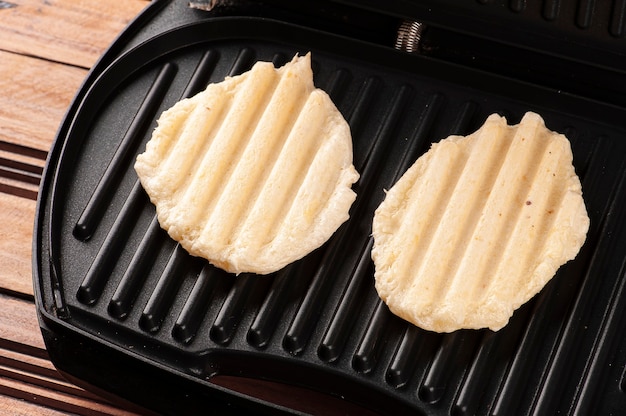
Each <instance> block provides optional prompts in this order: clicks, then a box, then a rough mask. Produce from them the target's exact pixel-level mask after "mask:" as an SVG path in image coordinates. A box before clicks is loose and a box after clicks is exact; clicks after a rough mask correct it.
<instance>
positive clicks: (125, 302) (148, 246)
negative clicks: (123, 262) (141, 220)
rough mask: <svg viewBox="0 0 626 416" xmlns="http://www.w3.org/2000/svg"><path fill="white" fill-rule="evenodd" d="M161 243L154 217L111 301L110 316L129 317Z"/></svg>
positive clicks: (158, 227)
mask: <svg viewBox="0 0 626 416" xmlns="http://www.w3.org/2000/svg"><path fill="white" fill-rule="evenodd" d="M161 242H162V231H161V227H160V226H159V223H158V221H157V218H156V215H154V216H153V217H152V221H151V222H150V225H149V226H148V229H147V230H146V232H145V234H144V235H143V238H142V239H141V243H140V244H139V246H138V247H137V250H136V251H135V254H134V255H133V257H132V259H131V261H130V263H129V265H128V267H127V268H126V271H125V272H124V274H123V276H122V279H121V280H120V282H119V283H118V285H117V288H116V289H115V292H114V293H113V296H112V297H111V300H110V301H109V306H108V311H109V314H110V315H112V316H113V317H115V318H117V319H125V318H126V317H127V316H128V313H129V312H130V309H131V308H132V305H133V302H134V301H135V299H136V297H137V295H138V292H139V291H140V290H141V287H142V285H143V283H144V281H145V279H146V277H147V274H148V271H149V269H150V268H151V266H152V253H154V252H155V251H156V248H157V246H158V245H159V244H160V243H161Z"/></svg>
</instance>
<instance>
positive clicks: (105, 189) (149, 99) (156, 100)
mask: <svg viewBox="0 0 626 416" xmlns="http://www.w3.org/2000/svg"><path fill="white" fill-rule="evenodd" d="M176 72H177V68H176V66H175V65H174V64H171V63H166V64H165V65H163V67H162V68H161V70H160V71H159V73H158V74H157V76H156V78H155V79H154V82H153V84H152V86H151V87H150V89H149V90H148V93H147V94H146V97H145V98H144V101H143V103H142V104H141V106H140V107H139V110H138V112H137V114H136V115H135V117H134V118H133V119H132V123H131V125H130V126H129V128H128V130H127V132H126V135H125V136H124V137H123V139H122V141H121V143H120V145H119V147H118V149H117V150H116V152H115V153H114V155H113V158H112V159H111V161H110V162H109V165H108V166H107V168H106V171H105V172H104V174H103V175H102V177H101V179H100V181H99V182H98V185H97V186H96V189H95V190H94V192H93V194H92V196H91V198H90V199H89V202H88V203H87V206H86V207H85V208H84V210H83V213H82V214H81V216H80V218H79V219H78V221H77V222H76V225H75V226H74V231H73V233H74V236H75V237H76V238H78V239H80V240H87V239H88V238H89V237H91V235H92V234H93V232H94V230H95V228H96V227H97V225H98V223H99V220H100V218H101V216H102V212H103V211H104V209H105V208H106V206H107V203H108V201H109V198H110V197H111V196H112V195H113V194H114V193H115V192H114V190H115V187H116V186H118V184H119V181H120V179H121V176H122V174H123V172H125V171H126V169H124V167H125V166H126V165H127V164H128V163H129V162H130V160H131V157H132V156H134V154H135V148H136V146H137V145H138V142H139V141H140V140H141V139H142V138H143V133H144V131H145V129H146V128H147V126H148V124H149V122H150V121H151V120H152V118H153V117H154V114H155V113H156V111H157V109H158V107H159V104H161V101H162V100H163V97H164V96H165V93H166V92H167V90H168V88H169V86H170V85H171V82H172V80H173V78H174V76H175V74H176Z"/></svg>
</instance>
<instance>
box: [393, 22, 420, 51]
mask: <svg viewBox="0 0 626 416" xmlns="http://www.w3.org/2000/svg"><path fill="white" fill-rule="evenodd" d="M425 28H426V26H425V25H424V24H423V23H421V22H416V21H415V20H404V21H403V22H402V23H400V26H399V27H398V32H397V36H396V44H395V45H394V47H395V48H396V49H398V50H400V51H404V52H410V53H419V52H420V43H421V40H422V33H423V32H424V29H425Z"/></svg>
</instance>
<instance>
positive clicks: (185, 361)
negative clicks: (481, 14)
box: [34, 1, 626, 415]
mask: <svg viewBox="0 0 626 416" xmlns="http://www.w3.org/2000/svg"><path fill="white" fill-rule="evenodd" d="M255 10H256V9H255ZM278 16H279V17H280V19H271V18H268V16H262V15H259V14H258V13H256V12H255V13H251V15H249V16H243V15H237V16H233V15H231V16H226V15H219V13H218V14H211V13H203V12H199V11H193V10H189V9H188V8H187V4H186V2H183V1H156V2H154V3H152V4H151V5H150V6H149V7H148V9H147V10H146V11H145V12H144V13H143V14H142V15H141V16H140V17H139V18H138V19H137V20H136V21H135V22H134V23H133V24H131V25H130V26H129V28H128V29H127V30H126V31H125V32H124V33H123V34H122V35H121V36H120V38H118V40H117V41H116V43H115V44H114V45H113V46H112V47H111V49H109V51H108V52H107V53H106V54H105V55H104V56H103V57H102V59H101V60H100V61H99V63H98V64H97V65H96V66H95V67H94V69H93V70H92V72H91V73H90V74H89V76H88V78H87V79H86V81H85V83H84V85H83V86H82V88H81V90H80V91H79V92H78V93H77V96H76V98H75V101H74V102H73V103H72V106H71V107H70V109H69V111H68V114H67V116H66V118H65V120H64V122H63V124H62V125H61V128H60V129H59V132H58V136H57V140H56V142H55V145H54V147H53V149H52V151H51V153H50V156H49V161H48V164H47V167H46V173H45V178H44V181H43V183H42V187H41V192H40V199H39V205H38V211H37V219H36V224H35V238H34V252H35V255H34V270H35V272H34V273H35V276H34V284H35V294H36V296H35V297H36V302H37V307H38V312H39V317H40V324H41V328H42V333H43V335H44V340H45V342H46V346H47V348H48V350H49V353H50V357H51V359H52V361H53V363H54V364H55V365H56V366H57V368H58V369H59V370H60V371H62V372H63V373H64V374H65V375H66V376H67V377H68V378H69V379H71V380H72V381H74V382H76V383H78V384H80V385H82V386H85V387H86V388H88V389H91V390H93V391H96V392H98V393H100V394H103V395H105V396H107V397H109V398H113V399H114V400H121V401H124V402H130V403H133V404H134V405H137V406H139V407H140V408H142V409H145V411H154V412H156V413H160V414H177V415H180V414H211V413H214V414H242V413H245V412H252V413H281V412H295V413H297V410H294V409H291V410H290V409H287V408H285V407H283V406H281V405H279V404H274V403H267V402H264V401H262V400H259V399H254V398H251V397H247V396H244V395H242V394H240V393H237V392H235V391H232V390H229V389H226V388H224V387H220V386H219V385H217V384H215V383H213V382H212V381H211V379H212V378H213V377H217V376H221V375H227V376H241V377H251V378H259V379H264V380H271V381H278V382H281V383H285V384H289V385H293V386H301V387H305V388H307V389H311V390H315V391H320V392H323V393H328V394H330V395H333V396H336V397H340V398H343V399H345V400H347V401H350V402H353V403H356V404H357V405H359V406H362V407H363V408H366V409H369V410H371V411H372V412H376V413H380V414H392V415H398V414H424V415H472V414H494V415H513V414H521V415H529V414H536V415H546V414H623V413H624V412H626V395H625V383H626V382H625V381H624V376H625V370H624V369H625V365H626V350H625V348H626V340H625V339H624V337H623V334H624V333H625V331H626V319H625V318H624V317H625V316H626V296H625V294H624V293H623V292H624V289H625V287H624V284H625V283H626V281H625V277H626V276H625V270H626V269H625V267H624V266H625V259H626V223H625V221H626V218H625V215H626V213H625V212H624V209H623V207H624V206H626V186H624V181H625V180H626V167H625V163H626V158H625V156H626V140H625V137H626V124H625V123H624V120H626V108H624V107H623V106H620V105H617V104H615V103H613V102H603V101H602V100H600V99H597V98H594V99H590V98H588V97H585V96H581V95H576V94H573V93H569V92H564V91H563V90H561V89H556V88H550V87H549V86H547V85H539V84H538V83H531V82H528V81H523V80H519V79H514V78H512V77H510V76H504V75H498V74H497V73H494V72H489V71H486V70H484V69H482V68H481V69H476V68H471V67H468V66H465V65H462V64H460V63H458V62H457V63H450V62H446V61H444V60H442V59H437V58H433V57H427V56H423V55H419V54H408V53H405V52H401V51H398V50H395V49H393V48H392V47H391V46H385V45H382V44H380V43H377V42H372V41H369V40H368V41H363V40H360V39H357V38H354V37H351V36H347V35H346V34H345V33H342V34H337V33H335V32H333V31H329V30H326V29H327V27H326V28H325V30H320V29H318V28H315V27H306V26H304V25H300V24H293V23H289V22H288V21H286V20H285V19H284V18H283V15H282V14H278ZM316 18H317V17H316ZM311 26H316V25H311ZM309 51H311V52H312V56H313V70H314V74H315V83H316V85H317V86H318V87H321V88H323V89H324V90H326V91H327V92H328V93H329V94H330V95H331V97H332V98H333V100H334V102H335V103H336V104H337V106H338V108H339V110H340V111H341V112H342V114H343V115H344V116H345V118H346V119H347V120H348V122H349V124H350V126H351V129H352V133H353V141H354V163H355V166H356V167H357V169H358V171H359V172H360V173H361V179H360V180H359V182H358V183H357V184H356V185H355V190H356V192H357V194H358V197H357V200H356V202H355V204H354V206H353V207H352V210H351V219H350V220H349V221H348V222H347V223H346V224H344V225H343V226H342V227H341V228H340V229H339V230H338V231H337V233H336V234H335V235H334V236H333V237H332V238H331V240H330V241H329V242H328V243H327V244H326V245H324V246H323V247H322V248H320V249H318V250H316V251H315V252H314V253H312V254H310V255H309V256H307V257H305V258H304V259H302V260H301V261H298V262H296V263H294V264H292V265H290V266H288V267H286V268H285V269H284V270H281V271H280V272H277V273H275V274H273V275H269V276H255V275H246V274H244V275H240V276H238V277H235V276H233V275H229V274H227V273H225V272H222V271H220V270H217V269H215V268H213V267H212V266H210V265H209V264H208V263H206V262H205V261H203V260H201V259H197V258H193V257H191V256H189V255H188V254H187V253H186V252H185V251H184V250H182V249H181V248H180V247H179V246H178V245H177V244H176V243H175V242H174V241H172V240H171V239H169V237H168V236H167V234H166V233H165V232H164V231H162V230H161V229H160V228H159V226H158V223H157V222H156V219H155V209H154V206H153V205H151V204H150V202H149V200H148V198H147V196H146V194H145V193H144V191H143V189H142V188H141V186H140V185H139V182H138V179H137V176H136V174H135V172H134V170H133V167H132V165H133V163H134V159H135V157H136V155H137V154H138V153H140V152H142V151H143V148H144V146H145V143H146V142H147V140H148V139H149V137H150V134H151V131H152V129H153V128H154V127H155V123H156V119H157V118H158V116H159V114H160V113H161V112H162V111H163V110H165V109H167V108H169V107H170V106H171V105H173V104H174V103H175V102H176V101H178V100H180V99H181V98H183V97H186V96H190V95H193V94H194V93H196V92H198V91H200V90H202V89H203V88H204V87H205V86H206V85H207V83H209V82H218V81H221V80H223V79H224V77H226V76H229V75H235V74H239V73H241V72H243V71H245V70H247V69H249V68H250V67H251V66H252V65H253V64H254V63H255V62H256V61H258V60H265V61H273V62H274V63H275V65H277V66H278V65H282V64H284V63H285V62H287V61H289V60H290V59H291V57H293V55H294V54H296V53H300V54H304V53H306V52H309ZM624 80H626V78H624ZM526 111H535V112H538V113H540V114H541V115H542V116H543V117H544V119H545V120H546V124H547V126H548V127H549V128H551V129H553V130H556V131H559V132H563V133H565V134H566V135H567V136H568V137H569V138H570V140H571V142H572V148H573V153H574V165H575V168H576V171H577V173H578V174H579V175H580V177H581V180H582V185H583V192H584V197H585V201H586V204H587V209H588V212H589V215H590V218H591V227H590V230H589V234H588V237H587V241H586V243H585V245H584V247H583V248H582V250H581V252H580V254H579V255H578V257H577V258H576V259H575V260H574V261H572V262H570V263H568V264H567V265H565V266H564V267H563V268H561V269H560V270H559V272H558V273H557V275H556V277H555V278H554V279H553V280H552V281H551V282H550V283H549V284H548V285H547V287H546V288H545V289H544V290H543V291H542V292H541V293H540V294H538V295H537V296H536V297H535V298H534V299H532V300H531V301H530V302H528V303H527V304H526V305H524V306H523V307H522V308H520V309H519V310H518V311H517V312H516V313H515V315H514V316H513V318H512V320H511V322H510V324H509V325H508V326H507V327H505V328H504V329H502V330H501V331H499V332H497V333H494V332H491V331H488V330H481V331H457V332H455V333H452V334H435V333H430V332H427V331H423V330H420V329H418V328H416V327H414V326H412V325H410V324H407V323H406V322H404V321H402V320H400V319H398V318H396V317H394V316H393V315H392V314H391V313H390V312H389V311H388V309H387V308H386V306H385V305H384V304H383V303H381V301H380V300H379V298H378V297H377V295H376V292H375V290H374V286H373V264H372V262H371V259H370V249H371V245H372V239H371V236H370V233H371V220H372V217H373V212H374V210H375V208H376V207H377V206H378V204H379V203H380V202H381V201H382V199H383V197H384V189H388V188H389V187H391V186H392V185H393V183H394V182H395V181H396V180H397V179H398V178H399V176H400V175H402V173H404V171H405V170H406V169H407V168H408V167H409V166H410V165H411V164H412V163H413V162H414V161H415V159H416V158H417V157H419V156H420V155H421V154H423V153H424V152H425V151H426V150H427V149H428V148H429V146H430V144H431V143H432V142H436V141H438V140H440V139H442V138H444V137H446V136H448V135H450V134H468V133H471V132H473V131H474V130H476V129H477V128H478V127H479V126H480V125H482V123H483V122H484V120H485V119H486V118H487V116H488V115H489V114H491V113H494V112H497V113H500V114H502V115H505V116H506V117H507V118H508V120H509V122H510V123H517V122H518V121H519V120H520V118H521V116H522V115H523V114H524V113H525V112H526Z"/></svg>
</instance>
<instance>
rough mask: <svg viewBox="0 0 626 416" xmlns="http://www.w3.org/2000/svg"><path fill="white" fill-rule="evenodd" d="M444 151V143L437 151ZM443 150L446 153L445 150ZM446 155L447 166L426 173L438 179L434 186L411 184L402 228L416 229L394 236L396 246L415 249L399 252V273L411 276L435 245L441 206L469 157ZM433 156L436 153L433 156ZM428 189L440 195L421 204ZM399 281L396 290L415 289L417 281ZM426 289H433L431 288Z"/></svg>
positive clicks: (435, 167) (427, 175) (432, 168)
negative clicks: (430, 248)
mask: <svg viewBox="0 0 626 416" xmlns="http://www.w3.org/2000/svg"><path fill="white" fill-rule="evenodd" d="M441 150H442V149H441V146H437V147H436V153H439V152H440V151H441ZM454 150H457V149H454ZM443 151H444V152H445V149H444V150H443ZM446 153H447V152H446ZM445 156H449V157H448V158H447V159H446V162H447V163H446V165H445V166H443V167H441V169H440V168H439V166H437V165H435V164H428V166H427V169H426V172H425V175H426V177H427V178H428V179H426V180H425V181H424V182H426V183H427V184H429V183H430V182H431V181H435V182H438V183H437V184H436V185H435V187H433V188H431V186H432V185H424V186H423V187H418V186H414V183H412V184H410V187H411V190H410V194H409V196H408V199H409V201H411V203H410V204H409V206H407V207H406V208H405V209H403V210H402V211H401V212H402V214H400V215H402V219H401V225H400V227H399V228H400V229H406V230H415V232H406V233H397V234H395V235H394V236H393V237H392V239H394V240H397V242H396V243H394V244H393V245H394V246H395V247H411V248H412V250H407V251H403V252H401V253H398V270H397V273H399V275H406V276H409V275H411V274H412V273H413V272H412V271H414V270H415V269H416V268H417V267H419V266H420V265H421V264H422V263H423V262H424V258H425V256H426V254H427V251H428V247H430V246H431V244H432V239H433V237H434V235H435V231H436V228H437V227H438V225H439V222H440V220H441V217H442V216H443V214H444V211H445V210H444V209H443V208H442V207H445V206H447V205H448V203H449V201H450V198H451V197H452V193H453V190H454V188H455V186H456V183H457V182H458V179H459V177H460V175H461V173H462V171H463V166H464V164H465V161H466V160H467V159H466V158H464V157H463V155H462V153H460V152H457V153H454V154H452V152H450V153H447V154H446V155H445ZM433 157H435V156H434V155H433ZM442 170H443V171H445V172H448V175H442V174H441V171H442ZM427 192H434V195H437V197H436V198H433V199H432V200H431V201H432V202H431V204H430V206H428V207H424V206H422V205H420V202H421V201H423V198H422V197H420V196H416V195H420V194H423V193H427ZM424 208H425V209H424ZM415 221H417V226H416V227H414V224H415ZM415 239H416V240H417V244H412V241H411V240H415ZM407 271H408V272H407ZM398 283H400V284H399V285H398V287H397V288H396V291H408V290H413V289H414V287H415V284H416V282H415V281H412V280H411V279H403V280H401V281H399V282H398ZM424 289H429V290H433V288H432V287H427V288H424Z"/></svg>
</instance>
